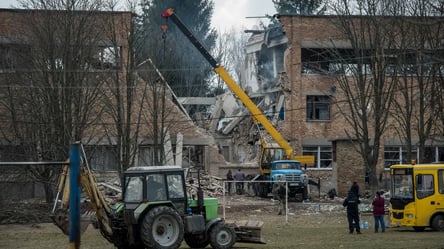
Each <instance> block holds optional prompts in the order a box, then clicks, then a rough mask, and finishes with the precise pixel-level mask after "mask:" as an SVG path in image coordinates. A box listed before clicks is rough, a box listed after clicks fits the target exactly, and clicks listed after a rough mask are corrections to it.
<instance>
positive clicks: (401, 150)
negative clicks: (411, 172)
mask: <svg viewBox="0 0 444 249" xmlns="http://www.w3.org/2000/svg"><path fill="white" fill-rule="evenodd" d="M411 153H412V158H410V159H409V158H408V157H407V148H406V147H405V146H385V147H384V163H385V168H390V166H392V165H394V164H402V163H410V162H411V160H417V157H418V155H417V153H418V150H417V148H416V147H412V151H411Z"/></svg>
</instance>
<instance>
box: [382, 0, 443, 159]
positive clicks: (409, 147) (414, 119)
mask: <svg viewBox="0 0 444 249" xmlns="http://www.w3.org/2000/svg"><path fill="white" fill-rule="evenodd" d="M396 6H397V7H396V8H393V9H392V12H391V14H392V15H393V16H397V17H398V18H396V21H393V22H392V25H393V28H394V29H395V30H397V35H396V36H395V37H394V39H393V40H392V42H391V43H390V44H391V49H392V51H396V54H393V55H392V58H393V59H392V60H393V61H392V62H391V63H392V66H393V68H392V73H393V74H395V75H396V77H397V97H396V98H395V100H396V101H395V105H394V108H393V112H392V116H393V117H394V120H395V122H396V123H398V124H399V127H400V129H398V132H399V134H400V137H401V138H403V139H402V140H405V141H403V142H404V143H405V147H406V148H405V149H406V158H405V161H406V162H409V161H410V160H412V159H419V161H420V162H430V161H427V160H430V159H431V158H428V159H427V160H426V158H425V153H426V151H427V149H426V141H427V140H428V139H429V138H430V137H431V135H434V134H432V132H433V129H434V128H435V127H436V118H437V117H439V115H438V114H439V113H438V110H439V109H438V108H436V107H437V106H439V105H440V103H442V98H441V96H440V95H439V93H440V91H439V89H440V87H439V84H438V82H437V81H436V79H437V78H438V77H436V76H437V73H438V72H439V71H440V70H439V69H438V68H439V65H437V63H435V62H433V61H434V59H433V58H434V57H435V52H434V51H437V50H439V48H440V46H441V47H442V44H441V38H440V37H441V35H440V33H441V32H437V31H439V30H442V23H441V22H440V21H439V17H433V15H434V12H435V10H434V8H433V7H432V5H430V1H423V0H413V1H400V2H398V3H397V4H396ZM435 135H436V134H435ZM415 137H418V141H417V144H416V141H414V139H413V138H415ZM417 150H418V151H419V158H417V157H416V151H417ZM429 154H430V153H429Z"/></svg>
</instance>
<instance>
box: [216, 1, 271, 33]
mask: <svg viewBox="0 0 444 249" xmlns="http://www.w3.org/2000/svg"><path fill="white" fill-rule="evenodd" d="M214 3H215V6H214V14H213V18H212V25H213V27H214V28H216V29H218V30H220V31H225V30H229V29H231V28H233V27H234V28H236V29H243V28H244V29H245V28H246V29H250V28H252V27H253V26H254V25H257V24H259V23H260V21H262V22H264V23H266V24H267V23H268V19H267V18H247V17H260V16H265V15H270V16H272V15H274V14H276V9H275V8H274V5H273V2H272V1H271V0H214Z"/></svg>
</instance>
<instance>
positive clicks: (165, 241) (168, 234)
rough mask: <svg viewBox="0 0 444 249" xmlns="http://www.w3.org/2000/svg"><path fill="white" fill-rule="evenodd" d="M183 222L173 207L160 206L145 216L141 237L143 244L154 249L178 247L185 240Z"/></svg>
mask: <svg viewBox="0 0 444 249" xmlns="http://www.w3.org/2000/svg"><path fill="white" fill-rule="evenodd" d="M183 230H184V227H183V222H182V218H180V215H179V214H178V213H177V212H176V210H174V209H173V208H171V207H167V206H159V207H155V208H153V209H151V210H150V211H149V212H148V213H147V214H146V215H145V217H143V221H142V225H141V227H140V237H141V239H142V241H143V244H144V245H145V246H146V247H148V248H153V249H166V248H168V249H176V248H179V246H180V244H181V243H182V240H183Z"/></svg>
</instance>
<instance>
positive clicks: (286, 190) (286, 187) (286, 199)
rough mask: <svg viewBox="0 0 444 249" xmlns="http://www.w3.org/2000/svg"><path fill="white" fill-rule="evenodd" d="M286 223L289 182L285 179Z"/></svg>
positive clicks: (286, 222)
mask: <svg viewBox="0 0 444 249" xmlns="http://www.w3.org/2000/svg"><path fill="white" fill-rule="evenodd" d="M285 224H288V182H287V181H285Z"/></svg>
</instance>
